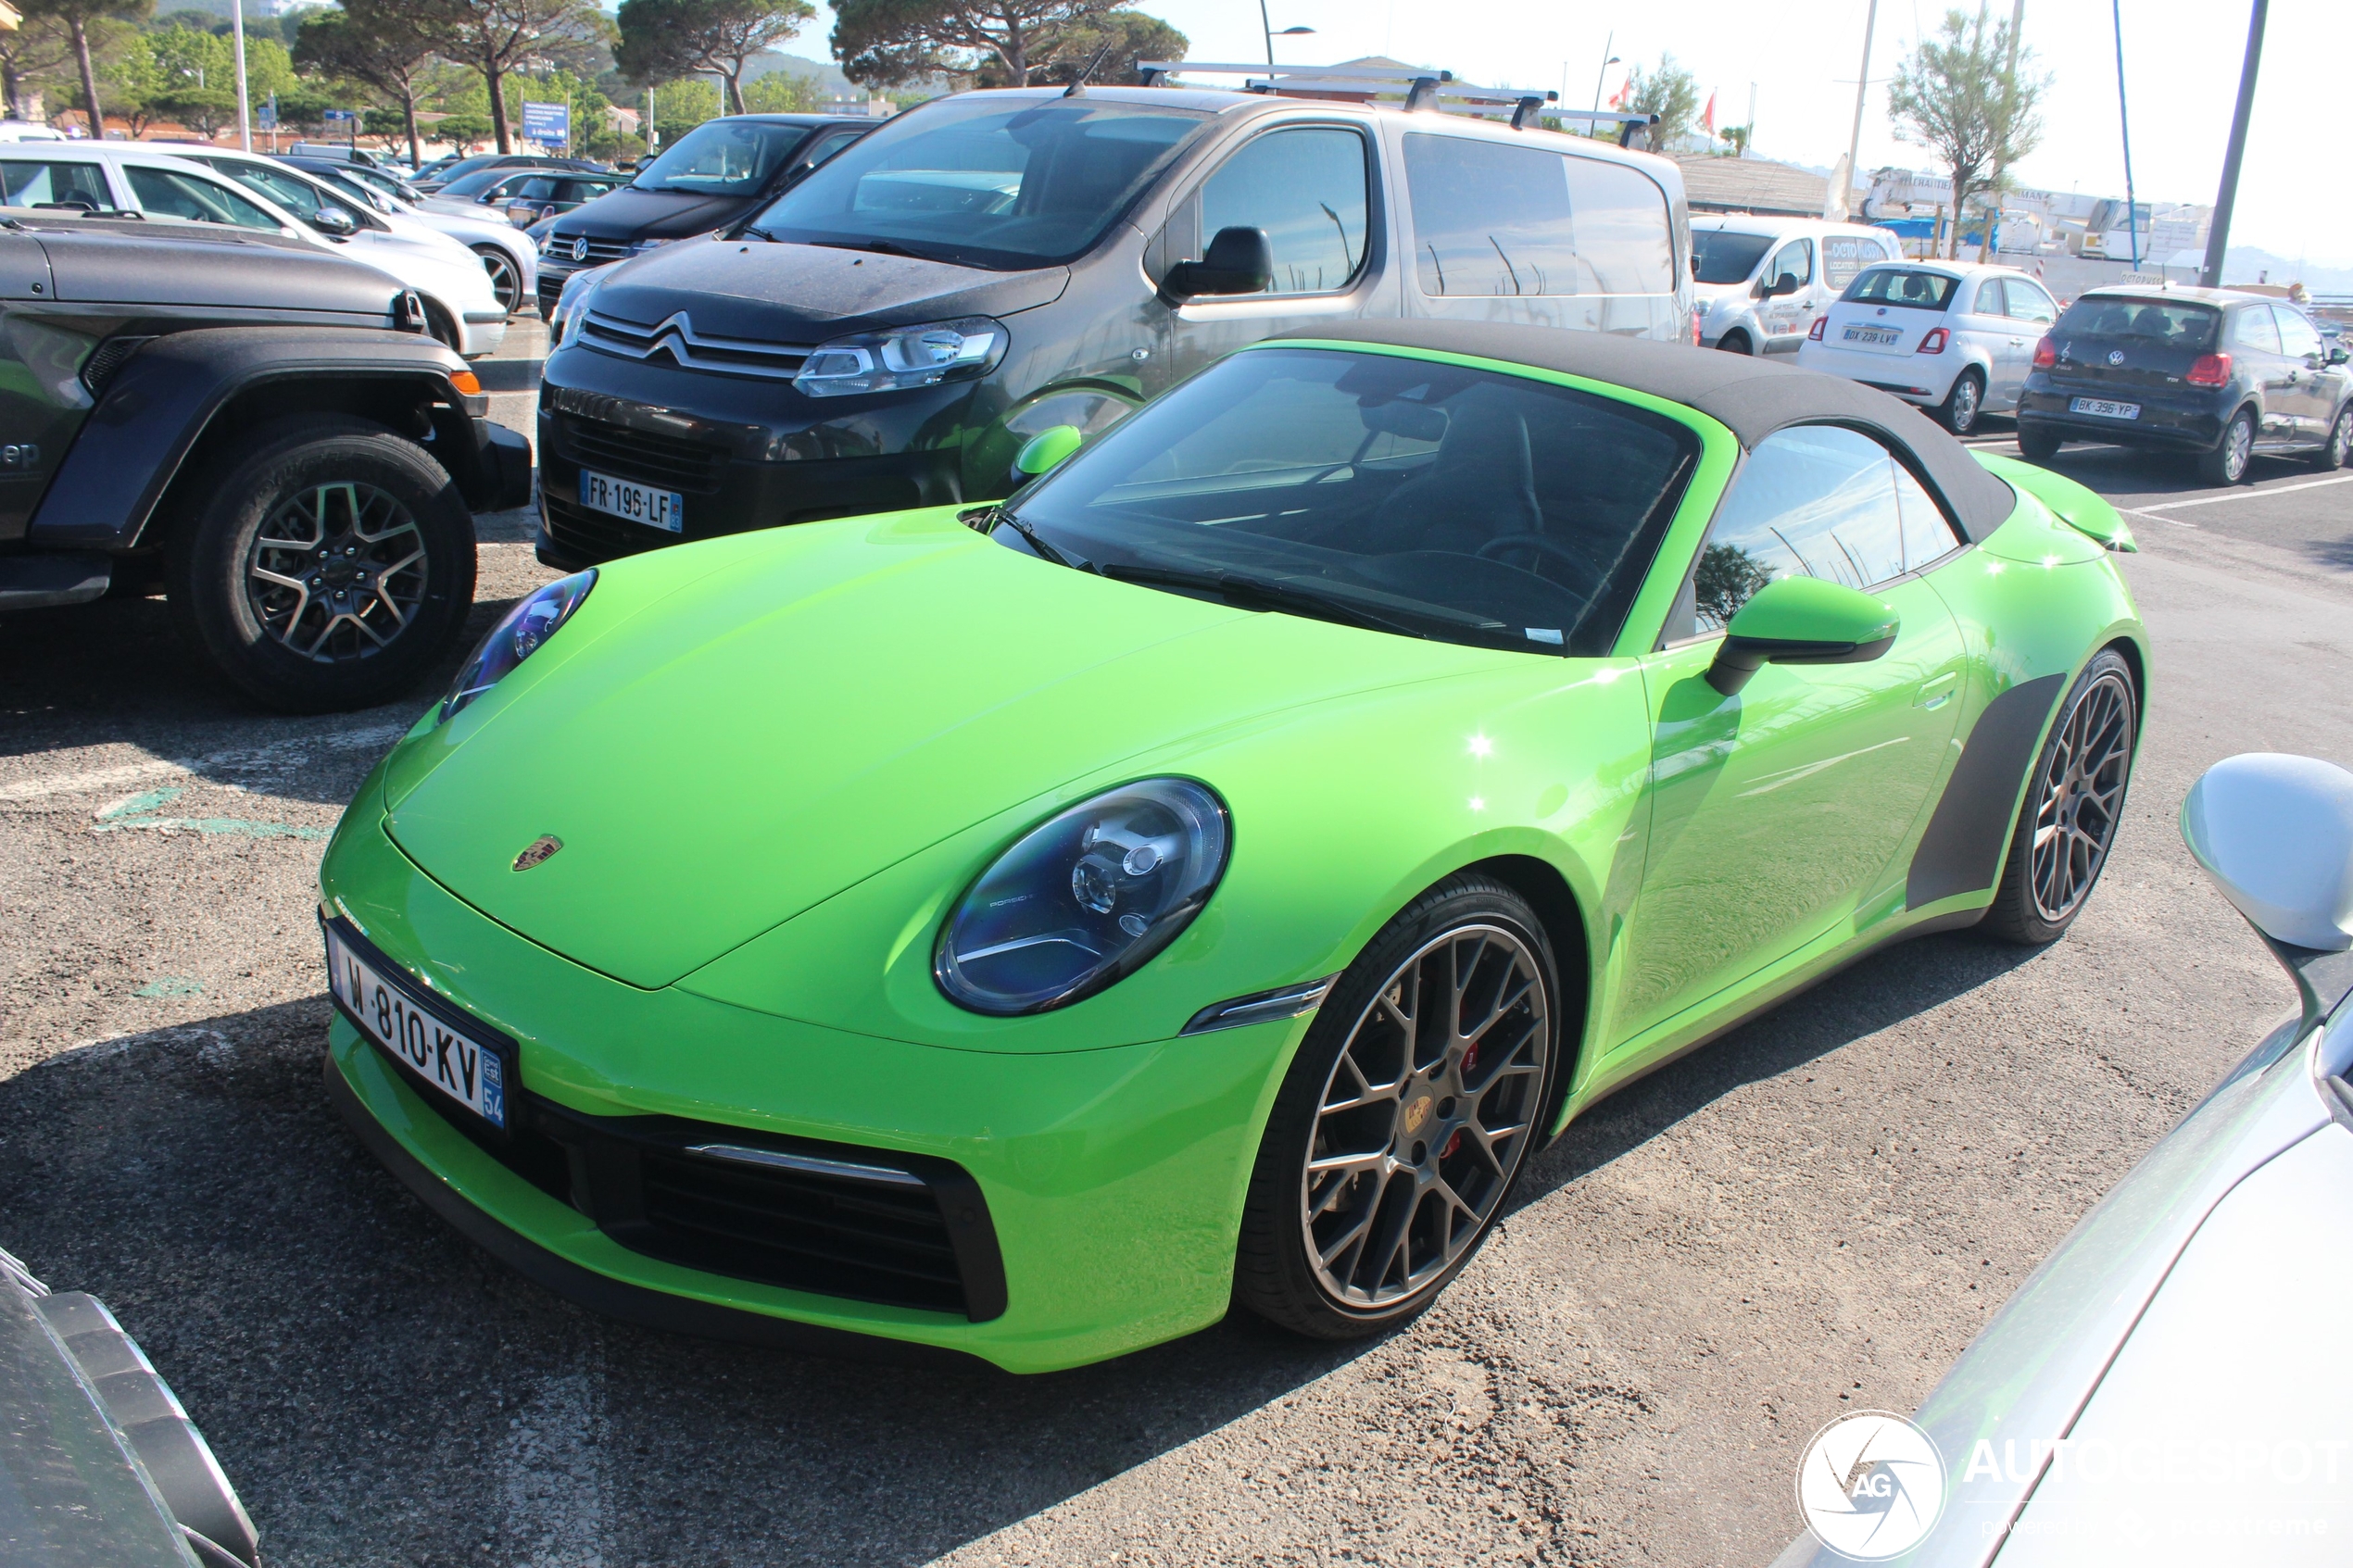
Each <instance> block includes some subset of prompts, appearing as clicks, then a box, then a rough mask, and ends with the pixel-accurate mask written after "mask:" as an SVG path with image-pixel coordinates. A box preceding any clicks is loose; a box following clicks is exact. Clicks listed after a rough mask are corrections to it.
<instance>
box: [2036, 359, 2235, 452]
mask: <svg viewBox="0 0 2353 1568" xmlns="http://www.w3.org/2000/svg"><path fill="white" fill-rule="evenodd" d="M2077 397H2104V398H2108V399H2110V400H2112V401H2115V402H2120V403H2137V404H2139V405H2140V408H2141V417H2140V418H2139V419H2137V420H2112V419H2103V418H2101V417H2099V416H2098V415H2095V414H2075V413H2070V412H2069V411H2068V405H2069V403H2070V401H2072V400H2073V399H2074V398H2077ZM2237 407H2238V400H2237V398H2236V396H2235V395H2234V394H2233V392H2232V391H2230V390H2228V389H2226V390H2223V391H2220V392H2191V393H2183V392H2180V391H2167V390H2162V389H2156V388H2147V387H2114V386H2101V385H2099V384H2097V383H2093V384H2089V385H2073V386H2070V385H2069V384H2067V383H2064V382H2062V381H2060V380H2059V379H2058V378H2057V377H2055V376H2053V375H2052V374H2051V373H2050V372H2049V371H2047V370H2037V371H2035V372H2034V373H2033V374H2032V375H2031V376H2029V377H2028V378H2027V381H2026V389H2025V391H2023V392H2022V393H2020V395H2019V400H2018V418H2019V423H2020V425H2021V426H2024V425H2032V426H2034V427H2035V428H2037V429H2039V430H2045V431H2048V432H2049V433H2052V434H2054V435H2057V436H2058V437H2060V438H2061V439H2063V440H2070V441H2108V442H2114V443H2116V444H2117V445H2125V446H2155V447H2163V448H2166V449H2169V450H2172V451H2180V452H2205V451H2211V450H2212V449H2213V447H2214V446H2215V445H2216V444H2217V443H2218V442H2220V441H2221V439H2222V423H2223V419H2224V416H2225V415H2226V414H2228V413H2230V412H2232V411H2233V410H2235V409H2236V408H2237Z"/></svg>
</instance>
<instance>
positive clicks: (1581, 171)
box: [1405, 132, 1675, 298]
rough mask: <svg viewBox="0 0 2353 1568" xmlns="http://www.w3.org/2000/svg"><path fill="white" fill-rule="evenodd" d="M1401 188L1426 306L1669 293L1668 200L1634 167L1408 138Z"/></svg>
mask: <svg viewBox="0 0 2353 1568" xmlns="http://www.w3.org/2000/svg"><path fill="white" fill-rule="evenodd" d="M1405 184H1406V190H1407V194H1408V196H1409V197H1410V199H1411V203H1412V207H1413V213H1414V260H1415V267H1416V271H1417V273H1418V275H1419V277H1420V279H1421V287H1422V293H1424V294H1426V295H1431V296H1432V297H1450V298H1451V297H1459V296H1461V295H1477V296H1479V297H1491V296H1493V295H1579V294H1607V295H1643V294H1671V293H1673V292H1674V288H1675V277H1674V271H1675V266H1674V248H1673V244H1672V242H1671V241H1670V239H1669V238H1668V233H1667V198H1666V196H1665V194H1663V193H1661V192H1660V190H1659V188H1658V187H1657V186H1656V185H1655V184H1653V183H1652V182H1651V181H1650V180H1649V178H1648V177H1647V176H1645V175H1643V174H1642V173H1641V172H1640V171H1639V170H1636V169H1629V168H1627V167H1625V166H1624V165H1622V164H1616V163H1609V162H1606V161H1604V160H1603V159H1601V158H1588V157H1568V156H1566V155H1564V154H1561V153H1556V152H1553V151H1551V150H1549V149H1547V148H1544V147H1536V146H1516V145H1513V144H1509V143H1504V142H1490V141H1485V140H1483V139H1479V138H1475V137H1470V136H1449V135H1441V134H1436V133H1432V132H1414V133H1412V134H1410V135H1408V136H1407V137H1406V138H1405Z"/></svg>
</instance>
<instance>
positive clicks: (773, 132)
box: [629, 119, 809, 196]
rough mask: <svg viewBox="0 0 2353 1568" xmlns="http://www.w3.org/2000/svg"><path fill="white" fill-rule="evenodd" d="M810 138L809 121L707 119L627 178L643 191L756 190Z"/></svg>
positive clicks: (723, 192)
mask: <svg viewBox="0 0 2353 1568" xmlns="http://www.w3.org/2000/svg"><path fill="white" fill-rule="evenodd" d="M808 138H809V127H807V126H805V125H776V124H772V123H770V122H767V121H764V120H757V119H707V120H704V121H703V122H702V123H701V124H700V125H698V126H696V127H695V128H694V129H693V130H692V131H689V132H686V134H685V135H684V136H682V137H680V138H679V139H678V140H677V141H675V142H673V143H672V144H670V148H669V150H668V151H667V152H665V153H663V154H662V155H661V157H658V158H656V159H654V161H653V162H652V163H650V164H648V165H647V166H646V167H645V168H644V169H641V170H639V171H638V174H637V178H635V180H632V181H631V182H629V183H630V185H631V187H632V188H633V189H635V190H640V191H691V192H693V193H694V194H697V195H700V196H749V195H757V194H760V192H761V189H762V188H763V187H764V186H766V184H767V183H768V182H769V181H770V180H772V179H774V177H775V173H776V170H777V169H781V168H783V167H784V164H785V160H786V159H787V158H789V157H792V155H793V150H794V149H795V148H796V147H799V145H800V144H801V143H802V142H804V141H806V140H808Z"/></svg>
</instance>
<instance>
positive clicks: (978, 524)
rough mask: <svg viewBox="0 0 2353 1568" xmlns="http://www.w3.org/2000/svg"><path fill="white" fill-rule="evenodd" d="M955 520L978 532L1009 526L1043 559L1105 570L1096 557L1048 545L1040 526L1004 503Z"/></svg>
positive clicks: (964, 514) (1058, 564) (1097, 571)
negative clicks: (1036, 527)
mask: <svg viewBox="0 0 2353 1568" xmlns="http://www.w3.org/2000/svg"><path fill="white" fill-rule="evenodd" d="M956 521H959V522H961V523H963V525H964V526H965V527H966V528H969V529H971V530H972V531H973V532H974V533H994V532H996V531H997V529H999V528H1000V527H1003V528H1010V529H1012V530H1013V532H1014V533H1018V534H1020V535H1021V536H1022V539H1023V540H1024V542H1026V544H1027V545H1028V546H1029V547H1030V548H1031V549H1032V550H1035V551H1036V552H1037V553H1038V558H1040V559H1041V560H1050V561H1051V562H1053V563H1054V564H1055V565H1056V566H1066V567H1068V568H1070V569H1071V570H1072V571H1092V572H1096V573H1098V574H1100V573H1101V571H1102V568H1101V567H1099V566H1097V565H1096V564H1095V563H1094V562H1093V561H1090V560H1087V559H1085V558H1081V557H1078V556H1074V555H1071V554H1069V553H1068V552H1067V551H1063V550H1058V549H1056V548H1055V547H1054V546H1051V545H1049V544H1048V543H1046V541H1045V540H1044V539H1042V538H1040V537H1039V536H1038V530H1036V529H1034V528H1032V527H1030V526H1029V524H1027V523H1026V522H1024V521H1022V520H1021V519H1019V518H1017V517H1015V516H1014V515H1013V513H1011V512H1009V511H1007V510H1006V509H1005V508H1003V507H1002V506H994V507H983V508H980V510H978V511H976V512H964V513H961V514H960V515H959V516H958V517H957V520H956Z"/></svg>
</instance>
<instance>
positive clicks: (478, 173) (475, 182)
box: [437, 164, 532, 196]
mask: <svg viewBox="0 0 2353 1568" xmlns="http://www.w3.org/2000/svg"><path fill="white" fill-rule="evenodd" d="M531 172H532V169H531V167H530V166H528V165H526V166H525V167H523V168H521V169H517V168H515V167H514V166H513V165H512V164H509V165H506V166H505V167H503V168H498V169H475V170H474V171H473V172H472V173H471V174H463V175H460V176H459V177H458V178H457V179H455V180H452V181H450V182H449V183H447V185H444V186H443V187H441V189H440V191H439V192H438V193H437V194H441V195H445V196H478V195H480V194H483V193H484V191H487V190H489V189H490V188H491V187H492V186H493V185H496V184H497V183H498V182H500V181H502V180H513V179H517V178H519V177H520V176H522V175H525V174H529V173H531Z"/></svg>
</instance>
